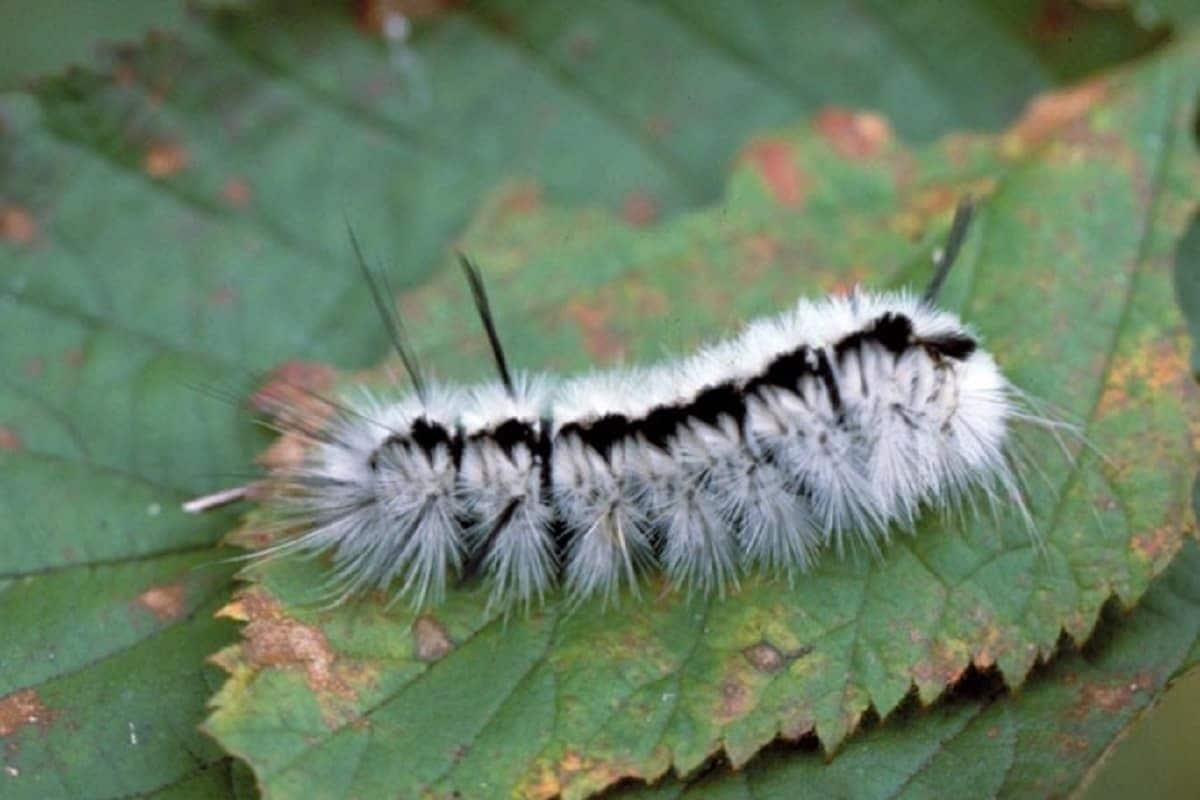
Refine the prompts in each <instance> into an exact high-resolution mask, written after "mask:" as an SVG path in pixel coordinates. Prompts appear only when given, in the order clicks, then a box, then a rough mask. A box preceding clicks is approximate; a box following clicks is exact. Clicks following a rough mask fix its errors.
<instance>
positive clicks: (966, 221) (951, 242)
mask: <svg viewBox="0 0 1200 800" xmlns="http://www.w3.org/2000/svg"><path fill="white" fill-rule="evenodd" d="M974 213H975V201H974V200H973V199H972V198H971V196H970V195H967V196H965V197H963V199H962V200H959V201H958V207H957V208H956V209H954V221H953V222H951V223H950V234H949V235H948V236H947V237H946V243H945V244H944V245H942V249H941V252H939V253H938V254H937V257H936V258H935V259H934V264H933V266H934V273H933V278H932V279H931V280H930V281H929V286H928V288H926V289H925V294H924V296H923V297H922V298H921V300H922V301H923V302H924V303H926V304H927V305H929V304H932V303H933V302H934V301H935V300H936V299H937V296H938V293H939V292H940V291H941V290H942V284H943V283H945V281H946V276H947V275H949V274H950V268H951V267H953V266H954V262H955V260H956V259H957V258H958V252H959V250H961V249H962V244H963V241H964V240H965V239H966V238H967V229H968V228H969V227H970V226H971V217H972V215H973V214H974Z"/></svg>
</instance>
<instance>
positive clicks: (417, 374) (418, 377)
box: [346, 222, 429, 404]
mask: <svg viewBox="0 0 1200 800" xmlns="http://www.w3.org/2000/svg"><path fill="white" fill-rule="evenodd" d="M346 232H347V233H348V234H349V236H350V245H351V246H352V247H353V248H354V258H355V260H356V261H357V262H358V268H359V271H360V272H361V273H362V276H363V280H365V281H366V282H367V288H368V289H370V291H371V299H372V300H373V301H374V302H375V310H376V311H378V312H379V319H380V320H381V321H382V322H383V327H384V328H385V329H386V330H387V333H388V336H389V338H391V340H392V347H393V348H395V350H396V355H398V356H400V361H401V363H403V364H404V371H405V372H407V373H408V378H409V380H411V381H412V385H413V390H414V391H415V392H416V393H417V397H418V398H419V399H420V401H421V403H422V404H424V403H426V402H427V401H428V399H429V395H428V393H427V391H426V389H425V378H424V376H423V375H422V374H421V367H420V364H419V363H418V362H417V359H416V356H414V355H413V353H412V350H410V349H409V347H408V345H407V344H406V337H405V333H404V326H403V325H402V324H401V322H400V317H399V316H397V315H396V311H395V309H394V308H393V307H392V302H393V298H394V297H395V295H393V294H392V291H391V286H390V285H389V283H388V279H387V275H386V274H385V273H384V272H383V271H382V270H378V271H376V270H372V269H371V266H370V265H369V264H368V263H367V259H366V256H364V255H363V251H362V246H361V245H360V244H359V242H358V237H357V236H356V235H355V234H354V228H353V227H351V226H350V223H348V222H347V223H346Z"/></svg>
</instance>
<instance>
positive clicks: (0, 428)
mask: <svg viewBox="0 0 1200 800" xmlns="http://www.w3.org/2000/svg"><path fill="white" fill-rule="evenodd" d="M22 447H24V442H22V441H21V435H20V434H19V433H17V432H16V431H14V430H13V429H12V428H10V427H8V426H7V425H0V450H10V451H14V452H15V451H17V450H20V449H21V448H22Z"/></svg>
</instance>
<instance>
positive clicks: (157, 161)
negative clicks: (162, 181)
mask: <svg viewBox="0 0 1200 800" xmlns="http://www.w3.org/2000/svg"><path fill="white" fill-rule="evenodd" d="M190 161H191V156H190V155H189V153H188V151H187V148H186V147H184V146H183V145H182V144H179V143H178V142H155V143H154V144H151V145H150V146H149V147H148V148H147V149H146V154H145V155H144V156H143V157H142V169H144V170H145V171H146V174H147V175H149V176H150V177H151V178H169V177H171V176H172V175H177V174H178V173H180V172H183V171H184V170H185V169H187V166H188V163H189V162H190Z"/></svg>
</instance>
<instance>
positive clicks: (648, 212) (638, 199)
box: [621, 189, 658, 228]
mask: <svg viewBox="0 0 1200 800" xmlns="http://www.w3.org/2000/svg"><path fill="white" fill-rule="evenodd" d="M621 219H623V220H625V221H626V222H628V223H629V224H630V225H632V226H634V227H635V228H644V227H645V226H647V225H649V224H650V223H652V222H654V221H655V220H656V219H658V201H657V200H655V199H654V195H652V194H650V193H649V192H647V191H645V190H642V189H635V190H634V191H632V192H630V193H629V194H627V195H625V199H624V200H623V201H622V202H621Z"/></svg>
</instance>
